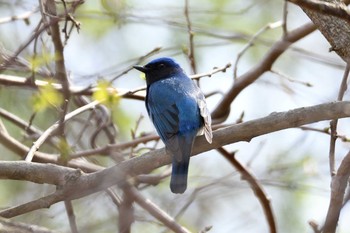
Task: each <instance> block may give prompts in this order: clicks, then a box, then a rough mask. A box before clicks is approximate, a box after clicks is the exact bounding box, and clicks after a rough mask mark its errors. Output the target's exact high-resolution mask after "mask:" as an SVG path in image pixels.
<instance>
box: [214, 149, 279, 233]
mask: <svg viewBox="0 0 350 233" xmlns="http://www.w3.org/2000/svg"><path fill="white" fill-rule="evenodd" d="M217 150H218V151H219V152H220V154H221V155H223V156H224V157H225V158H226V159H227V160H228V161H229V162H230V163H231V165H232V166H234V167H235V168H236V169H237V171H238V172H239V173H240V174H241V176H242V179H243V180H246V181H247V182H248V183H249V185H250V187H251V188H252V190H253V191H254V194H255V196H256V197H257V198H258V199H259V201H260V203H261V206H262V208H263V210H264V212H265V217H266V219H267V222H268V225H269V228H270V233H276V232H277V228H276V222H275V217H274V215H273V212H272V207H271V201H270V198H269V197H268V195H267V194H266V193H265V191H264V189H263V187H262V186H261V185H260V183H259V182H258V181H257V179H256V178H255V177H254V176H253V174H251V173H250V172H249V171H248V170H247V169H246V168H245V167H244V166H243V165H242V164H241V163H240V162H239V161H238V160H237V159H236V158H235V154H234V153H232V154H231V153H229V152H228V151H227V150H225V149H224V148H222V147H221V148H218V149H217Z"/></svg>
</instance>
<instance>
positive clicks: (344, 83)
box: [329, 63, 350, 176]
mask: <svg viewBox="0 0 350 233" xmlns="http://www.w3.org/2000/svg"><path fill="white" fill-rule="evenodd" d="M349 71H350V64H349V63H348V64H347V66H346V68H345V71H344V75H343V79H342V82H341V84H340V87H339V93H338V98H337V100H338V101H342V100H343V97H344V94H345V91H346V89H347V81H348V76H349ZM337 125H338V119H334V120H332V121H331V122H330V135H331V137H330V143H329V172H330V174H331V176H334V175H335V173H336V170H335V144H336V140H337Z"/></svg>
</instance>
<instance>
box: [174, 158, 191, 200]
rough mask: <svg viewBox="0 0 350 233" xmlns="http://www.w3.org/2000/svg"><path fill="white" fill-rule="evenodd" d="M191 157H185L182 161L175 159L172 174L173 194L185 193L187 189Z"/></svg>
mask: <svg viewBox="0 0 350 233" xmlns="http://www.w3.org/2000/svg"><path fill="white" fill-rule="evenodd" d="M189 162H190V157H189V156H184V157H183V160H182V161H180V162H179V161H177V160H176V158H173V163H172V165H173V168H172V169H173V170H172V173H171V180H170V189H171V191H172V192H173V193H184V192H185V190H186V188H187V174H188V165H189Z"/></svg>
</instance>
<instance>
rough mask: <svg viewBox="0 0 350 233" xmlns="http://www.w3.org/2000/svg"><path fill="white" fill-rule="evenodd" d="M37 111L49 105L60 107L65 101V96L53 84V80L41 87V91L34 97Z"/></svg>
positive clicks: (34, 105)
mask: <svg viewBox="0 0 350 233" xmlns="http://www.w3.org/2000/svg"><path fill="white" fill-rule="evenodd" d="M32 102H33V107H34V109H35V111H43V110H45V109H47V108H49V107H54V108H58V107H59V106H60V105H61V104H62V103H63V96H62V94H61V93H60V92H58V91H57V90H56V89H55V88H54V86H53V85H52V81H49V83H48V84H47V85H45V86H43V87H39V92H38V93H36V94H35V95H34V96H33V98H32Z"/></svg>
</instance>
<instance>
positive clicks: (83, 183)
mask: <svg viewBox="0 0 350 233" xmlns="http://www.w3.org/2000/svg"><path fill="white" fill-rule="evenodd" d="M345 117H350V102H349V101H343V102H333V103H326V104H320V105H316V106H312V107H303V108H298V109H294V110H290V111H287V112H279V113H272V114H270V115H269V116H266V117H263V118H260V119H257V120H252V121H248V122H245V123H240V124H236V125H232V126H229V127H226V128H223V129H219V130H216V131H215V132H214V133H213V136H214V137H213V143H212V144H208V143H206V141H205V138H204V137H203V136H201V137H198V138H197V140H196V142H195V144H194V151H193V155H196V154H199V153H202V152H204V151H209V150H211V149H215V148H219V147H222V146H224V145H227V144H231V143H235V142H239V141H250V140H251V139H252V138H254V137H257V136H261V135H264V134H268V133H271V132H276V131H279V130H283V129H287V128H293V127H298V126H301V125H305V124H310V123H314V122H318V121H323V120H332V119H337V118H345ZM170 162H171V158H170V157H169V156H168V155H167V154H166V152H165V149H164V148H162V149H158V150H154V151H151V152H148V153H145V154H144V155H143V156H139V157H134V158H132V159H130V160H127V161H124V162H122V163H120V164H117V165H115V166H113V167H110V168H106V169H104V170H101V171H97V172H95V173H90V174H86V173H83V172H80V171H79V173H74V174H77V176H73V177H70V176H68V178H69V179H67V177H65V179H64V182H65V183H64V184H63V185H62V188H61V189H59V190H57V191H56V193H54V194H51V195H49V196H47V199H45V197H44V198H41V199H38V200H37V201H38V203H35V201H33V202H32V203H31V205H30V206H29V207H30V208H27V206H25V207H26V208H23V206H21V205H20V206H17V207H12V208H9V209H6V210H3V211H1V212H0V216H3V217H7V218H10V217H13V216H17V215H21V214H24V213H27V212H29V211H33V210H35V209H39V208H47V207H49V206H50V205H52V204H54V203H57V202H59V201H63V200H73V199H77V198H81V197H84V196H87V195H90V194H92V193H95V192H98V191H102V190H105V189H106V188H108V187H110V186H112V185H115V184H122V183H124V182H125V179H126V177H127V176H126V175H128V177H129V176H131V177H133V176H136V175H139V174H146V173H149V172H151V171H152V170H154V169H156V168H158V167H161V166H164V165H166V164H169V163H170ZM18 163H26V162H24V161H22V162H6V163H3V162H1V163H0V171H1V170H2V169H3V168H4V167H7V168H6V169H9V170H10V169H11V168H10V167H12V169H13V173H12V174H16V173H18V172H20V171H19V170H18V169H24V170H23V171H22V172H24V173H28V171H29V170H28V169H25V166H18ZM26 166H32V163H27V165H26ZM60 169H67V171H65V172H67V174H69V173H70V172H71V170H68V169H70V168H65V167H60ZM31 172H33V171H31ZM25 177H26V176H24V179H25ZM6 178H7V179H11V177H6ZM39 178H40V179H39ZM39 178H36V179H35V180H31V181H35V182H38V183H47V182H49V181H50V182H51V183H52V181H51V180H52V178H51V177H47V176H42V177H39ZM55 180H59V181H61V180H62V179H55ZM24 205H25V204H24Z"/></svg>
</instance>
